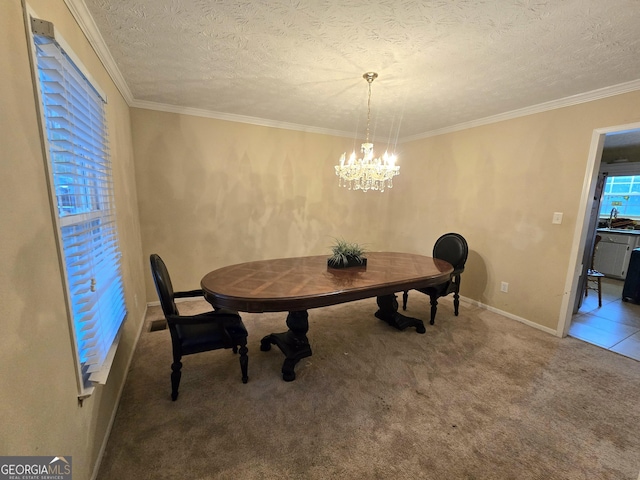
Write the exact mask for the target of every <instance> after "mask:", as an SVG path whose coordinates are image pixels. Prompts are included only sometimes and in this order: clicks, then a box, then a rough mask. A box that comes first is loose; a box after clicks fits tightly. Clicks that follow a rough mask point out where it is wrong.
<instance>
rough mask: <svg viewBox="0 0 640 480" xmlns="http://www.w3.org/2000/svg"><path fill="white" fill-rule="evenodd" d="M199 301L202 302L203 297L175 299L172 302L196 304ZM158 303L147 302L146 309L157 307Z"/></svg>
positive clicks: (157, 301)
mask: <svg viewBox="0 0 640 480" xmlns="http://www.w3.org/2000/svg"><path fill="white" fill-rule="evenodd" d="M199 300H204V297H185V298H175V299H174V300H173V301H174V302H176V303H182V302H197V301H199ZM159 306H160V301H159V300H156V301H155V302H147V308H149V307H159Z"/></svg>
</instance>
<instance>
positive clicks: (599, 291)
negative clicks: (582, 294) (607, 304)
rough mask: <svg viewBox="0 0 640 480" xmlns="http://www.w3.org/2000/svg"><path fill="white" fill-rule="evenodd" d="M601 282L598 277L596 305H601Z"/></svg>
mask: <svg viewBox="0 0 640 480" xmlns="http://www.w3.org/2000/svg"><path fill="white" fill-rule="evenodd" d="M601 287H602V284H601V283H600V277H598V306H599V307H601V306H602V288H601Z"/></svg>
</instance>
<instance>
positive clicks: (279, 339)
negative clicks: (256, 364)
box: [260, 310, 311, 382]
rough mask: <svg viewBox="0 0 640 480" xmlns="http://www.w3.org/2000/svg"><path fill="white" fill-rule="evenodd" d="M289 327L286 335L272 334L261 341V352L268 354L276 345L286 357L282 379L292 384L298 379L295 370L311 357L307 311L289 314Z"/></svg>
mask: <svg viewBox="0 0 640 480" xmlns="http://www.w3.org/2000/svg"><path fill="white" fill-rule="evenodd" d="M287 327H289V330H288V331H286V332H284V333H272V334H270V335H267V336H266V337H264V338H263V339H262V340H261V341H260V350H262V351H263V352H267V351H269V350H271V345H276V346H277V347H278V348H279V349H280V350H281V351H282V353H283V354H284V356H285V357H286V358H285V360H284V364H283V365H282V379H283V380H284V381H285V382H292V381H293V380H295V378H296V372H295V371H294V368H295V366H296V364H297V363H298V362H299V361H300V360H302V359H303V358H305V357H310V356H311V345H309V339H308V338H307V332H308V331H309V314H308V313H307V311H306V310H303V311H299V312H289V315H287Z"/></svg>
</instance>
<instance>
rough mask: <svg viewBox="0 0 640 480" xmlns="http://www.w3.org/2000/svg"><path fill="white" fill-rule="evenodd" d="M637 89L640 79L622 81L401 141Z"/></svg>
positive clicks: (591, 100)
mask: <svg viewBox="0 0 640 480" xmlns="http://www.w3.org/2000/svg"><path fill="white" fill-rule="evenodd" d="M637 90H640V80H633V81H631V82H626V83H620V84H618V85H613V86H611V87H605V88H600V89H598V90H592V91H591V92H586V93H579V94H577V95H572V96H570V97H565V98H560V99H558V100H551V101H549V102H544V103H539V104H538V105H532V106H530V107H525V108H520V109H518V110H512V111H510V112H505V113H500V114H498V115H492V116H490V117H485V118H480V119H478V120H472V121H470V122H464V123H459V124H457V125H452V126H450V127H444V128H439V129H437V130H431V131H429V132H425V133H421V134H418V135H412V136H409V137H404V138H402V139H401V140H400V143H406V142H412V141H414V140H421V139H423V138H429V137H435V136H437V135H443V134H445V133H453V132H459V131H460V130H467V129H469V128H474V127H480V126H482V125H489V124H491V123H497V122H503V121H505V120H512V119H514V118H519V117H525V116H527V115H534V114H536V113H543V112H548V111H550V110H557V109H558V108H564V107H570V106H572V105H579V104H581V103H588V102H593V101H594V100H600V99H603V98H607V97H613V96H616V95H622V94H623V93H629V92H635V91H637Z"/></svg>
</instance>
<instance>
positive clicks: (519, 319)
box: [445, 296, 562, 337]
mask: <svg viewBox="0 0 640 480" xmlns="http://www.w3.org/2000/svg"><path fill="white" fill-rule="evenodd" d="M445 299H447V300H450V301H453V299H449V297H445ZM460 301H461V302H464V303H468V304H470V305H474V306H476V307H480V308H484V309H485V310H488V311H490V312H493V313H497V314H499V315H502V316H503V317H507V318H510V319H511V320H515V321H517V322H520V323H524V324H525V325H528V326H529V327H533V328H537V329H538V330H542V331H543V332H546V333H550V334H551V335H554V336H556V337H560V336H562V335H559V334H558V331H557V330H554V329H552V328H549V327H545V326H544V325H540V324H539V323H536V322H532V321H531V320H527V319H526V318H523V317H519V316H518V315H514V314H513V313H509V312H505V311H503V310H500V309H498V308H495V307H492V306H490V305H485V304H484V303H482V302H478V301H477V300H472V299H471V298H467V297H463V296H460Z"/></svg>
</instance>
